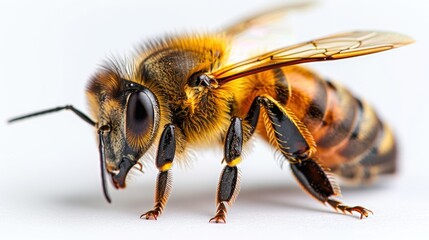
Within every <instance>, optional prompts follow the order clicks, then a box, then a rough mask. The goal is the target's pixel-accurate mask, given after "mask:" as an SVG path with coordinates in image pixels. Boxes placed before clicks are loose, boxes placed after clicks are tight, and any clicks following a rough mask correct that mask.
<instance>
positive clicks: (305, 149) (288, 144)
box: [258, 96, 371, 218]
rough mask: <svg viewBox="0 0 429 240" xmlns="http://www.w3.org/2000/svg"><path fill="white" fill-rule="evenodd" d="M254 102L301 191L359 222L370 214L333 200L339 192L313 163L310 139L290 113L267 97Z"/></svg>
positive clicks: (327, 172)
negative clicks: (258, 103) (256, 103)
mask: <svg viewBox="0 0 429 240" xmlns="http://www.w3.org/2000/svg"><path fill="white" fill-rule="evenodd" d="M258 99H259V102H260V104H261V105H262V106H263V108H264V109H265V114H264V118H265V127H266V129H267V132H268V136H269V138H270V140H271V143H272V144H273V145H274V146H275V147H276V148H278V149H279V150H280V151H281V153H282V154H283V156H284V157H285V158H286V159H287V160H288V161H289V162H290V165H291V168H292V172H293V174H294V176H295V177H296V179H297V181H298V183H299V184H300V185H301V186H302V187H303V189H305V190H306V191H307V192H308V193H309V194H310V195H311V196H313V197H314V198H316V199H317V200H319V201H321V202H323V203H328V204H329V205H330V206H332V207H333V208H334V209H335V210H341V211H342V212H343V213H345V212H348V213H352V212H357V213H359V214H360V215H361V218H363V217H367V216H368V214H369V213H371V211H370V210H368V209H366V208H364V207H361V206H355V207H350V206H347V205H345V204H343V203H341V202H340V201H338V200H335V199H334V198H333V197H335V196H339V195H340V188H339V186H338V185H337V184H336V183H335V181H334V179H333V176H332V175H331V172H330V170H329V169H327V168H323V167H322V166H321V165H320V164H319V163H318V162H317V160H316V158H315V152H316V145H315V142H314V139H313V137H312V135H311V134H310V133H309V131H308V130H307V128H306V127H305V126H304V125H303V124H302V123H301V122H300V121H299V119H297V118H296V117H295V115H294V114H293V112H291V111H288V109H286V108H284V107H282V106H281V105H279V104H278V103H277V102H276V101H275V100H274V99H272V98H271V97H270V96H262V97H259V98H258Z"/></svg>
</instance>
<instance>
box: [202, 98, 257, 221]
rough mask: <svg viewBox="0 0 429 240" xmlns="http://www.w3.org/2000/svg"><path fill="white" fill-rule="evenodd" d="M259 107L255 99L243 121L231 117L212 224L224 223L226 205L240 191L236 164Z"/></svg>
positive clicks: (230, 202)
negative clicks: (224, 164)
mask: <svg viewBox="0 0 429 240" xmlns="http://www.w3.org/2000/svg"><path fill="white" fill-rule="evenodd" d="M259 112H260V106H259V104H258V102H257V101H256V99H255V100H254V101H253V103H252V105H251V107H250V110H249V112H248V114H247V116H246V118H245V119H244V123H243V120H242V119H240V118H239V117H233V118H232V120H231V124H230V126H229V128H228V132H227V135H226V140H225V147H224V161H225V163H226V166H225V167H224V169H223V171H222V173H221V176H220V179H219V184H218V188H217V198H216V204H217V209H216V215H215V216H214V217H213V218H211V219H210V222H212V223H226V216H227V205H229V206H231V205H232V203H233V202H234V201H235V198H236V197H237V195H238V192H239V189H240V185H239V183H240V171H239V169H238V167H237V164H239V163H240V161H241V152H242V146H243V142H246V141H247V140H248V139H249V138H250V137H251V136H252V135H253V133H254V132H255V129H256V125H257V123H258V119H259Z"/></svg>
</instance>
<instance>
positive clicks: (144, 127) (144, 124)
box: [126, 91, 154, 138]
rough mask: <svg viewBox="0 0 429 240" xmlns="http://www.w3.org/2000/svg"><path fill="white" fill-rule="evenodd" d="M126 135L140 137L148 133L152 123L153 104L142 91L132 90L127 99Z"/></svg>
mask: <svg viewBox="0 0 429 240" xmlns="http://www.w3.org/2000/svg"><path fill="white" fill-rule="evenodd" d="M126 118H127V119H126V124H127V125H126V126H127V135H128V134H131V135H132V137H137V138H138V137H140V136H143V135H146V134H147V133H149V131H150V130H151V129H152V127H153V125H154V106H153V103H152V101H151V99H150V97H149V96H148V95H147V94H146V93H145V92H143V91H139V92H134V93H132V94H131V96H130V97H129V99H128V106H127V115H126Z"/></svg>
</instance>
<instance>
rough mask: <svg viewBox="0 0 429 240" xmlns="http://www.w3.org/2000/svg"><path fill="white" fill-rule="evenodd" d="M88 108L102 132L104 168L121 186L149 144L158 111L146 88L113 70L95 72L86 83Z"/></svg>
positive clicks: (119, 186) (153, 134) (156, 101)
mask: <svg viewBox="0 0 429 240" xmlns="http://www.w3.org/2000/svg"><path fill="white" fill-rule="evenodd" d="M87 94H88V98H89V102H90V107H91V111H92V113H93V116H94V118H95V119H96V120H97V124H98V125H97V129H98V131H99V132H100V131H101V132H102V133H103V140H104V146H103V149H100V151H103V152H104V155H105V159H104V163H105V165H106V170H107V172H108V173H109V175H110V176H111V180H112V182H113V184H114V186H115V187H116V188H124V187H125V179H126V176H127V174H128V172H129V170H130V169H131V168H132V167H133V166H134V165H135V164H136V163H137V161H138V160H139V159H140V158H141V157H142V156H143V154H144V153H145V152H146V151H147V150H148V149H149V147H150V146H151V145H152V143H153V140H154V138H155V136H156V133H157V130H158V126H159V121H160V117H159V116H160V113H159V107H158V100H157V98H156V97H155V95H154V94H153V93H152V91H150V90H149V89H148V88H146V87H144V86H142V85H140V84H138V83H136V82H133V81H130V80H127V79H125V78H123V77H121V76H120V75H119V74H117V73H115V72H114V71H110V70H104V71H102V72H100V73H98V74H97V75H96V76H95V77H94V78H93V79H92V81H91V82H90V84H89V86H88V91H87Z"/></svg>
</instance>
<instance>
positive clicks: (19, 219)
mask: <svg viewBox="0 0 429 240" xmlns="http://www.w3.org/2000/svg"><path fill="white" fill-rule="evenodd" d="M280 2H281V1H266V0H252V1H244V0H243V1H231V0H228V1H227V0H217V1H191V0H186V1H172V2H171V3H169V2H167V1H164V0H157V1H150V2H146V1H131V0H127V1H95V0H91V1H89V0H85V1H83V0H82V1H65V0H61V1H58V0H56V1H54V0H52V1H46V0H43V1H42V0H39V1H8V0H6V1H5V0H2V1H1V2H0V81H1V85H0V98H1V99H0V104H1V107H0V144H1V146H0V155H1V157H0V238H1V239H12V238H14V239H18V238H23V237H25V238H32V239H33V238H34V239H40V238H45V239H55V238H58V237H61V238H66V239H77V238H84V239H89V238H95V237H97V238H98V237H102V238H104V239H106V238H107V239H113V238H116V239H118V238H121V239H127V238H130V237H134V238H136V239H149V238H150V239H153V238H161V239H162V238H167V237H168V238H173V237H174V238H175V239H184V238H187V239H200V238H204V239H232V238H237V239H256V238H269V239H272V238H273V239H274V238H282V239H297V238H301V239H302V238H304V239H307V238H310V237H320V238H330V239H344V238H347V239H362V238H365V239H375V238H382V239H387V238H396V239H405V238H407V239H418V238H420V239H428V236H429V234H428V233H429V230H428V227H429V189H428V180H429V177H428V172H429V159H428V157H427V149H428V147H427V143H428V141H427V140H426V138H427V137H428V136H429V131H428V122H429V114H428V113H429V112H428V103H429V97H428V94H427V88H428V86H429V85H428V79H427V78H428V77H427V76H428V75H429V65H428V60H427V56H429V47H428V46H429V32H428V30H427V29H428V26H429V17H428V15H427V14H428V12H429V6H428V5H427V4H426V2H425V1H420V0H407V1H393V0H392V1H388V0H383V1H370V0H360V1H334V0H330V1H320V3H319V4H318V5H317V6H316V7H315V8H314V9H313V10H311V11H306V12H298V13H296V14H294V15H293V16H291V17H290V18H288V19H286V20H285V23H284V24H287V27H285V28H286V29H289V30H290V29H292V30H293V31H292V33H293V34H292V37H293V40H294V41H298V40H309V39H311V38H315V37H320V36H324V35H327V34H331V33H337V32H340V31H346V30H356V29H376V30H387V31H396V32H401V33H406V34H408V35H409V36H412V37H413V38H415V39H416V40H417V42H416V43H415V44H413V45H411V46H407V47H404V48H401V49H396V50H394V51H389V52H385V53H382V54H375V55H371V56H365V57H359V58H355V59H349V60H342V61H335V62H326V63H316V64H309V66H310V67H311V68H313V69H316V70H317V71H319V72H320V73H321V74H322V75H324V76H327V77H330V78H331V79H334V80H336V81H339V82H341V83H343V84H344V85H346V86H348V87H349V88H350V89H351V90H352V91H353V92H355V93H356V95H358V96H361V97H363V98H365V99H367V100H368V101H370V102H371V103H373V105H374V106H375V108H376V109H378V112H379V114H380V115H381V116H382V117H383V118H384V119H386V120H387V121H388V122H389V123H390V124H391V125H392V127H393V128H394V130H395V132H396V134H397V137H398V139H399V142H400V146H401V159H400V168H399V169H400V173H399V174H398V175H397V176H396V178H394V179H391V180H390V181H386V182H381V183H379V184H377V185H376V186H374V187H371V188H362V189H349V188H343V196H344V197H343V200H344V201H345V202H347V203H350V204H361V205H363V206H366V207H368V208H370V209H372V210H374V212H375V215H374V216H370V217H369V218H368V219H365V220H361V221H360V220H358V219H357V217H356V216H342V215H340V214H336V213H335V212H333V211H332V209H330V208H328V207H325V206H323V205H322V204H320V203H318V202H316V201H315V200H313V199H312V198H311V197H309V196H307V195H306V194H305V193H303V192H302V191H301V190H300V188H299V187H298V186H297V184H296V183H295V181H294V180H293V178H292V177H291V174H290V171H289V170H288V168H284V169H283V170H280V169H279V168H278V166H277V165H276V163H275V161H274V160H273V159H272V157H271V156H272V154H271V151H270V150H269V149H267V148H266V146H264V144H262V143H260V142H258V144H257V145H258V146H259V147H258V148H257V149H256V150H254V151H253V153H252V154H250V155H249V157H248V158H247V161H245V162H244V163H243V164H242V165H241V169H242V191H241V194H240V196H239V197H238V199H237V201H236V203H235V205H234V207H233V208H232V209H231V210H230V215H229V218H228V223H227V224H226V225H215V224H209V223H208V220H209V219H210V217H212V215H213V213H214V211H215V206H214V197H215V189H216V184H217V179H218V176H219V173H220V171H221V168H222V166H221V165H220V159H221V154H222V153H221V151H208V152H203V153H201V155H200V156H199V157H198V161H195V162H194V163H193V164H192V165H193V167H191V168H176V169H175V172H174V174H175V182H174V189H173V193H172V197H171V199H170V201H169V204H168V206H167V209H166V211H165V213H164V214H163V215H162V216H161V217H160V218H159V220H158V221H156V222H155V221H145V220H140V219H139V215H140V214H141V213H143V212H145V211H146V210H149V209H150V208H151V207H152V198H153V191H154V190H153V189H154V182H155V176H156V170H155V169H154V168H153V167H152V168H150V169H147V170H146V174H145V175H142V174H136V175H135V177H134V178H133V181H131V182H130V183H129V184H128V188H127V189H126V190H123V191H114V190H113V189H110V192H111V195H112V198H113V204H111V205H108V204H107V203H106V202H105V201H104V199H103V196H102V192H101V188H100V177H99V168H98V153H97V146H96V139H95V137H94V129H92V128H91V127H89V126H87V124H86V123H84V122H83V121H81V120H80V119H78V118H76V117H75V116H73V115H72V114H71V113H68V112H63V113H58V114H53V115H49V116H44V117H40V118H35V119H32V120H29V121H23V122H20V123H17V124H13V125H7V124H6V123H5V122H6V120H7V119H8V118H10V117H12V116H16V115H20V114H22V113H28V112H32V111H35V110H40V109H45V108H47V107H53V106H58V105H63V104H66V103H71V104H74V105H75V106H76V107H78V108H79V109H82V110H84V111H85V112H86V111H87V104H86V99H85V93H84V92H85V86H86V84H87V80H88V79H89V77H90V76H91V74H92V73H93V72H94V70H95V69H96V68H97V66H98V65H99V64H100V63H102V61H103V59H106V57H109V56H112V55H114V56H124V55H126V54H128V53H130V52H132V51H133V48H134V47H135V46H137V45H138V44H139V43H140V42H141V41H144V40H145V39H149V38H151V37H156V36H162V34H165V33H168V32H177V31H183V30H187V31H191V30H192V31H194V30H195V31H199V30H203V31H208V30H214V29H219V28H221V27H222V26H226V25H227V24H228V23H230V22H232V21H235V20H238V19H240V17H243V16H246V15H247V14H249V13H252V12H255V11H258V10H260V9H265V8H266V7H270V6H273V5H275V4H279V3H280ZM286 32H287V31H285V34H284V35H285V37H291V35H290V32H288V33H287V34H286ZM278 33H279V32H278ZM275 35H280V36H281V35H282V34H281V32H280V34H275ZM286 41H290V39H286V40H285V42H286Z"/></svg>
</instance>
